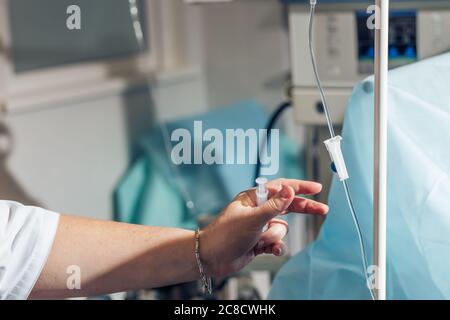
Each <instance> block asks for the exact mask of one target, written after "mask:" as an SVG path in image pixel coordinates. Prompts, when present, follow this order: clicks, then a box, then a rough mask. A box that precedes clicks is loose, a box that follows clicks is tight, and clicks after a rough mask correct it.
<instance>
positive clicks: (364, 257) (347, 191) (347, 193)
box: [342, 180, 375, 300]
mask: <svg viewBox="0 0 450 320" xmlns="http://www.w3.org/2000/svg"><path fill="white" fill-rule="evenodd" d="M342 183H343V185H344V191H345V197H346V198H347V202H348V206H349V208H350V212H351V214H352V218H353V223H354V225H355V228H356V230H357V234H358V240H359V247H360V250H361V257H362V260H363V267H364V270H366V271H365V272H364V274H365V275H366V281H367V286H369V277H368V276H367V270H368V268H369V263H368V262H367V253H366V247H365V246H364V240H363V238H362V232H361V225H360V224H359V220H358V216H357V215H356V210H355V207H354V205H353V201H352V197H351V194H350V189H349V187H348V183H347V180H344V181H343V182H342ZM368 289H369V292H370V296H371V298H372V300H375V294H374V292H373V289H371V288H370V287H368Z"/></svg>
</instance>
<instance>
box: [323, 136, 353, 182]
mask: <svg viewBox="0 0 450 320" xmlns="http://www.w3.org/2000/svg"><path fill="white" fill-rule="evenodd" d="M341 140H342V137H341V136H335V137H333V138H331V139H328V140H325V141H324V143H325V146H326V148H327V150H328V153H329V154H330V158H331V161H332V165H331V166H332V168H333V171H334V172H335V173H336V175H337V177H338V178H339V180H340V181H344V180H347V179H348V178H349V176H348V172H347V167H346V166H345V160H344V156H343V154H342V150H341Z"/></svg>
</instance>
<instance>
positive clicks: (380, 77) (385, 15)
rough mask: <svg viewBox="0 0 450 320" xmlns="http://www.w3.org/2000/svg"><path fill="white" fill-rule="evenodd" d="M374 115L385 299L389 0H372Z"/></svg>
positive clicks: (380, 296)
mask: <svg viewBox="0 0 450 320" xmlns="http://www.w3.org/2000/svg"><path fill="white" fill-rule="evenodd" d="M375 5H376V7H377V9H376V10H378V13H376V16H375V18H376V20H378V21H376V23H375V24H376V28H375V110H374V111H375V112H374V114H375V118H374V121H375V123H374V129H375V130H374V194H373V196H374V199H373V204H374V205H373V211H374V234H373V236H374V239H373V240H374V241H373V243H374V264H375V265H376V266H377V267H378V268H377V273H376V275H377V278H376V282H375V283H376V284H377V286H376V287H375V293H376V298H377V300H386V222H387V217H386V211H387V201H386V200H387V192H386V191H387V128H388V126H387V123H388V121H387V120H388V63H389V61H388V60H389V55H388V51H389V0H375Z"/></svg>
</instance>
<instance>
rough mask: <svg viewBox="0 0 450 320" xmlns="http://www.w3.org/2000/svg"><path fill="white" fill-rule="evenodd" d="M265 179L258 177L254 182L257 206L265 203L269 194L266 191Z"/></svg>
mask: <svg viewBox="0 0 450 320" xmlns="http://www.w3.org/2000/svg"><path fill="white" fill-rule="evenodd" d="M267 181H268V180H267V178H264V177H259V178H257V179H256V180H255V182H256V185H257V187H256V200H257V201H256V203H257V205H258V206H260V205H262V204H264V203H265V202H267V195H268V194H269V191H267V187H266V184H267Z"/></svg>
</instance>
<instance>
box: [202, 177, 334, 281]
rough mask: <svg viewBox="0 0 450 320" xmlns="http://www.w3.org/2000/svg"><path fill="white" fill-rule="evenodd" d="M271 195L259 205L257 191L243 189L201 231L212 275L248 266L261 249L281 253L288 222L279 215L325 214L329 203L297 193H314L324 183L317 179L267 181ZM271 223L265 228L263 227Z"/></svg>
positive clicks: (203, 251)
mask: <svg viewBox="0 0 450 320" xmlns="http://www.w3.org/2000/svg"><path fill="white" fill-rule="evenodd" d="M267 189H268V191H269V199H268V201H267V202H266V203H265V204H263V205H262V206H259V207H258V206H257V205H256V191H255V189H250V190H247V191H244V192H242V193H240V194H239V195H237V196H236V198H234V200H233V201H232V202H231V203H230V204H229V205H228V206H227V207H226V208H225V209H224V210H223V211H222V213H221V214H220V215H219V217H218V218H217V219H216V220H214V221H213V222H212V223H211V224H210V225H209V226H208V227H207V228H206V229H205V230H204V231H201V233H200V256H201V258H202V260H203V263H204V264H205V267H206V272H207V273H208V275H210V276H216V277H218V276H225V275H228V274H230V273H233V272H236V271H238V270H240V269H242V268H243V267H244V266H246V265H247V264H248V263H249V262H250V261H252V259H253V258H254V257H255V256H257V255H259V254H262V253H269V254H274V255H276V256H281V255H283V254H284V253H285V251H286V245H285V244H284V242H283V241H282V239H283V238H284V236H285V235H286V234H287V232H288V224H287V223H286V222H285V221H284V220H281V219H277V218H276V216H277V215H280V214H286V213H288V212H295V213H308V214H317V215H325V214H326V213H327V212H328V206H327V205H325V204H323V203H320V202H317V201H313V200H309V199H305V198H301V197H296V196H295V195H297V194H305V195H314V194H317V193H319V192H320V191H321V189H322V185H321V184H319V183H316V182H310V181H301V180H293V179H278V180H274V181H271V182H269V183H268V184H267ZM266 224H267V225H268V229H267V230H266V231H265V232H262V231H263V227H264V226H265V225H266Z"/></svg>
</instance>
